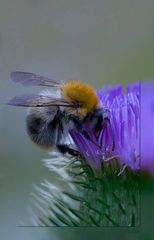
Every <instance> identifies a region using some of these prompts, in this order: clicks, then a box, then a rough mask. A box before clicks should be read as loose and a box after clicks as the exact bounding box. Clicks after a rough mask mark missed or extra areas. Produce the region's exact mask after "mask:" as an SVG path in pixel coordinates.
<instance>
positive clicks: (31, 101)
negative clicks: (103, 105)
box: [7, 94, 79, 108]
mask: <svg viewBox="0 0 154 240" xmlns="http://www.w3.org/2000/svg"><path fill="white" fill-rule="evenodd" d="M7 104H8V105H14V106H23V107H46V106H64V107H73V108H78V107H79V104H78V103H74V102H71V101H68V100H65V99H61V98H54V97H52V96H44V95H35V94H29V95H21V96H16V97H14V98H12V99H11V100H10V101H9V102H8V103H7Z"/></svg>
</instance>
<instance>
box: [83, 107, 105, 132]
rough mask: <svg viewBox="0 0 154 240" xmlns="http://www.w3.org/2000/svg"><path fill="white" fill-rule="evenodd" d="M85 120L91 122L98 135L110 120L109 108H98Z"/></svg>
mask: <svg viewBox="0 0 154 240" xmlns="http://www.w3.org/2000/svg"><path fill="white" fill-rule="evenodd" d="M84 121H85V122H90V125H91V127H92V129H93V131H94V132H95V133H96V136H97V135H98V134H99V133H100V131H101V130H102V128H103V127H104V125H105V123H106V121H109V110H108V109H105V108H96V109H95V110H94V111H93V112H92V113H89V114H88V115H87V116H86V118H85V120H84Z"/></svg>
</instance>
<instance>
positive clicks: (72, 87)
mask: <svg viewBox="0 0 154 240" xmlns="http://www.w3.org/2000/svg"><path fill="white" fill-rule="evenodd" d="M61 93H62V95H63V96H64V98H66V99H69V100H71V101H73V102H78V103H79V104H81V107H80V108H79V109H78V113H79V114H81V115H83V116H85V115H86V114H87V113H89V112H92V111H93V110H94V109H96V108H97V106H98V97H97V95H96V93H95V91H94V89H93V88H92V87H91V86H89V85H88V84H85V83H82V82H79V81H76V80H68V81H66V82H65V83H64V84H63V85H62V87H61Z"/></svg>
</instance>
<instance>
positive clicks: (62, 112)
mask: <svg viewBox="0 0 154 240" xmlns="http://www.w3.org/2000/svg"><path fill="white" fill-rule="evenodd" d="M11 79H12V80H13V81H14V82H17V83H21V84H23V85H35V86H47V87H51V88H52V91H51V92H50V91H44V92H42V93H40V94H38V95H35V94H29V95H21V96H16V97H14V98H13V99H11V100H10V101H9V102H8V104H9V105H15V106H23V107H28V111H27V117H26V126H27V132H28V135H29V136H30V138H31V140H32V141H33V142H34V143H36V144H37V145H39V146H44V147H52V146H56V147H57V148H58V149H59V150H60V151H61V152H62V153H66V152H67V153H69V154H71V155H76V154H78V153H77V151H75V150H73V149H72V148H70V146H69V145H67V144H66V142H67V138H68V136H69V131H70V130H71V129H73V128H75V129H77V130H78V131H80V132H82V133H83V134H84V136H85V137H86V138H88V139H90V136H89V134H88V132H86V131H85V130H84V128H83V126H84V124H87V123H88V124H90V127H91V129H92V130H93V131H94V133H95V135H96V137H98V135H99V133H100V131H101V130H102V128H103V126H104V124H105V123H106V121H108V110H107V109H105V108H103V107H101V106H100V103H99V99H98V96H97V94H96V92H95V90H94V89H93V88H92V87H91V86H90V85H88V84H86V83H83V82H81V81H77V80H67V81H55V80H52V79H49V78H45V77H42V76H40V75H37V74H34V73H28V72H12V73H11Z"/></svg>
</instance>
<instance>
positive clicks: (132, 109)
mask: <svg viewBox="0 0 154 240" xmlns="http://www.w3.org/2000/svg"><path fill="white" fill-rule="evenodd" d="M97 94H98V97H99V100H100V104H101V105H102V106H105V108H106V109H108V110H109V116H108V119H109V121H107V122H106V124H105V126H104V127H103V128H102V130H101V131H100V134H99V136H98V138H96V136H95V133H93V132H92V130H91V129H90V127H89V128H87V131H88V135H89V136H90V139H87V138H86V137H85V136H84V135H83V134H82V133H79V132H77V131H75V130H71V132H70V134H71V136H72V138H73V140H74V142H75V144H76V146H77V148H78V150H79V152H80V153H81V155H82V156H83V157H84V159H85V160H86V161H87V163H88V164H89V165H90V166H91V167H92V168H95V169H99V168H100V167H101V164H102V162H103V161H107V160H108V159H110V158H112V157H114V156H116V158H117V159H118V160H119V163H120V164H121V166H123V165H127V166H129V167H130V168H131V169H132V170H133V171H137V170H139V169H140V151H139V140H140V131H139V123H140V101H139V83H135V84H133V85H129V86H127V87H126V91H125V92H123V90H122V87H121V86H117V87H110V88H108V89H104V88H103V89H102V90H99V91H98V92H97Z"/></svg>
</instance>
